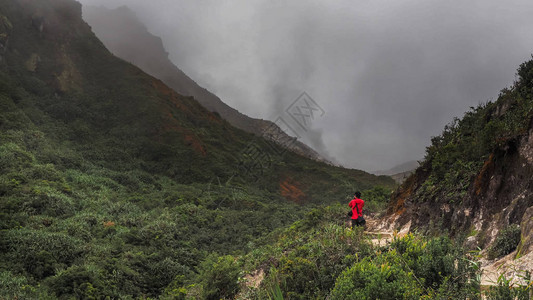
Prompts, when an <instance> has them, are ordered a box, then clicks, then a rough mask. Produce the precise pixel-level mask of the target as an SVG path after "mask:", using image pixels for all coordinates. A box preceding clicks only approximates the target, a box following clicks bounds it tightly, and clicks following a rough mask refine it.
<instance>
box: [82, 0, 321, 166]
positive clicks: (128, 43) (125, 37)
mask: <svg viewBox="0 0 533 300" xmlns="http://www.w3.org/2000/svg"><path fill="white" fill-rule="evenodd" d="M83 17H84V19H85V20H86V21H87V23H89V25H90V26H91V27H92V29H93V31H94V32H95V34H96V35H97V36H98V37H99V38H100V39H101V40H102V42H103V43H104V44H105V46H106V47H107V48H108V49H109V50H110V51H111V52H112V53H113V54H115V55H116V56H118V57H120V58H122V59H124V60H126V61H129V62H131V63H133V64H135V65H136V66H138V67H140V68H141V69H142V70H144V71H145V72H147V73H148V74H150V75H152V76H154V77H157V78H159V79H161V80H162V81H163V82H165V83H166V84H167V85H168V86H169V87H171V88H172V89H174V90H175V91H177V92H178V93H180V94H182V95H187V96H192V97H194V98H195V99H196V100H197V101H198V102H200V104H202V105H203V106H204V107H206V108H207V109H208V110H210V111H212V112H216V113H218V114H220V116H221V117H222V118H224V119H225V120H227V121H228V122H229V123H230V124H232V125H233V126H235V127H237V128H240V129H242V130H244V131H247V132H250V133H253V134H255V135H257V136H261V137H264V138H266V139H269V140H273V141H275V142H276V143H278V144H280V145H282V146H284V147H286V148H288V149H289V150H291V151H293V152H295V153H298V154H300V155H302V156H305V157H308V158H311V159H313V160H316V161H321V162H326V163H328V164H331V160H330V159H327V158H325V157H323V156H322V155H320V154H319V153H318V152H316V151H315V150H313V149H312V148H311V147H309V146H307V145H305V144H304V143H302V142H300V141H298V140H295V138H294V137H291V136H289V135H288V134H287V133H286V132H284V131H283V130H282V129H281V128H279V126H278V125H276V124H275V123H273V122H271V121H268V120H262V119H254V118H251V117H248V116H246V115H244V114H242V113H240V112H239V111H238V110H236V109H234V108H232V107H230V106H229V105H227V104H226V103H224V102H223V101H222V100H221V99H220V98H219V97H217V96H216V95H214V94H213V93H211V92H209V91H208V90H207V89H205V88H203V87H201V86H199V85H198V84H197V83H196V82H195V81H194V80H193V79H191V78H190V77H189V76H187V74H185V73H184V72H183V71H182V70H180V69H179V68H178V67H177V66H176V65H174V64H173V63H172V62H171V61H170V59H169V57H168V52H167V51H166V50H165V47H164V44H163V41H162V39H161V38H160V37H157V36H155V35H153V34H151V33H150V32H149V31H148V29H147V28H146V26H145V25H144V24H143V23H142V22H141V21H140V20H139V19H138V18H137V16H136V14H135V13H134V12H133V11H132V10H131V9H129V8H128V7H126V6H121V7H119V8H116V9H108V8H105V7H102V6H100V7H95V6H87V7H84V10H83Z"/></svg>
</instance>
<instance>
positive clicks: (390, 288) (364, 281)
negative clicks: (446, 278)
mask: <svg viewBox="0 0 533 300" xmlns="http://www.w3.org/2000/svg"><path fill="white" fill-rule="evenodd" d="M398 258H399V257H398V256H397V254H396V252H394V251H393V252H389V253H387V254H385V255H380V256H378V257H376V258H370V257H367V258H365V259H363V260H362V261H360V262H358V263H356V264H355V265H354V266H353V267H351V268H349V269H347V270H346V271H344V272H343V273H342V274H341V276H339V277H338V278H337V281H336V282H335V288H334V289H333V291H332V292H331V298H330V299H342V300H343V299H418V298H419V297H420V295H421V294H422V290H421V288H420V286H419V285H418V283H417V282H416V279H415V277H414V275H413V273H412V272H409V271H407V270H405V268H404V267H402V262H401V261H400V260H399V259H398Z"/></svg>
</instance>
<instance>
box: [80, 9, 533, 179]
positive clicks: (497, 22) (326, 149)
mask: <svg viewBox="0 0 533 300" xmlns="http://www.w3.org/2000/svg"><path fill="white" fill-rule="evenodd" d="M80 2H82V3H83V4H90V5H104V6H107V7H109V8H115V7H117V6H120V5H127V6H129V7H130V8H131V9H132V10H134V11H135V12H136V13H137V15H138V16H139V18H140V19H141V20H142V21H143V22H144V23H145V24H146V25H147V27H148V29H149V30H150V32H151V33H153V34H154V35H157V36H160V37H162V39H163V42H164V44H165V47H166V49H167V51H168V52H169V53H170V58H171V60H172V61H173V62H174V63H175V64H176V65H177V66H178V67H179V68H181V69H182V70H183V71H184V72H185V73H187V74H188V75H189V76H190V77H192V78H193V79H194V80H196V81H197V82H198V83H199V84H200V85H202V86H204V87H206V88H207V89H209V90H210V91H211V92H213V93H215V94H216V95H218V96H219V97H220V98H221V99H222V100H223V101H224V102H226V103H228V104H229V105H230V106H233V107H234V108H236V109H238V110H239V111H241V112H243V113H245V114H247V115H249V116H252V117H256V118H263V119H271V120H274V119H276V118H277V117H278V116H282V117H286V115H285V114H286V113H285V112H284V111H285V109H286V108H287V107H288V106H289V105H290V104H291V103H292V102H293V100H294V99H295V98H296V97H297V96H298V95H299V94H300V93H301V92H302V91H306V92H307V93H308V94H309V95H310V96H311V97H312V98H313V99H314V100H315V101H316V102H317V103H318V104H319V105H320V106H321V107H322V108H323V109H324V111H325V112H326V113H325V115H324V116H323V117H321V118H316V119H315V120H314V121H313V123H312V125H311V126H312V127H311V128H310V129H309V130H308V131H307V132H303V131H302V132H300V135H301V136H302V140H303V141H304V142H306V143H307V144H309V145H310V146H312V147H313V148H315V149H316V150H318V151H319V152H321V153H323V154H325V155H328V156H330V157H334V158H335V159H336V160H337V161H338V162H340V163H342V164H343V165H344V166H347V167H354V168H358V169H364V170H368V171H372V170H379V169H389V168H392V167H393V166H394V165H397V164H401V163H403V162H405V161H409V160H420V159H422V158H423V156H424V152H425V147H426V146H427V145H428V144H429V142H430V138H431V136H435V135H438V134H440V133H441V131H442V129H443V127H444V125H445V124H446V123H448V122H450V121H451V120H452V118H453V117H455V116H457V117H461V116H462V115H463V113H464V112H465V111H466V110H468V108H469V107H470V106H476V105H477V104H478V103H481V102H486V101H487V100H495V98H496V97H497V96H498V93H499V91H500V90H501V89H502V88H504V87H506V86H509V85H510V84H512V82H513V81H514V80H515V72H516V69H517V67H518V66H519V65H520V63H522V62H523V61H525V60H527V59H529V58H530V57H531V53H533V18H532V17H531V15H532V13H533V2H531V1H530V0H527V1H492V0H491V1H488V0H483V1H480V0H472V1H442V0H440V1H432V0H431V1H430V0H402V1H400V0H387V1H385V0H335V1H325V0H324V1H312V0H290V1H289V0H286V1H280V0H238V1H237V0H235V1H221V0H189V1H182V0H150V1H147V0H82V1H80Z"/></svg>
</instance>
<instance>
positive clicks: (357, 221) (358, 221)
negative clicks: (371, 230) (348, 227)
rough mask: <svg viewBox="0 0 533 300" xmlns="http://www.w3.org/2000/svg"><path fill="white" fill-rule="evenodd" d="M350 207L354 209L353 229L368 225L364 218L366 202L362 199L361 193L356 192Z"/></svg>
mask: <svg viewBox="0 0 533 300" xmlns="http://www.w3.org/2000/svg"><path fill="white" fill-rule="evenodd" d="M348 206H349V207H350V208H351V209H352V227H355V226H364V225H365V223H366V221H365V219H364V218H363V206H365V201H363V199H361V193H360V192H355V194H354V197H353V199H352V201H350V203H349V204H348Z"/></svg>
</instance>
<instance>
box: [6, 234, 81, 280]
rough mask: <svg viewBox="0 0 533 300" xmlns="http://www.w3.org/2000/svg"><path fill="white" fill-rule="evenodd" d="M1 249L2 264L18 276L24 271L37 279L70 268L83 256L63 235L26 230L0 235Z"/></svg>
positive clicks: (77, 244)
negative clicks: (18, 273)
mask: <svg viewBox="0 0 533 300" xmlns="http://www.w3.org/2000/svg"><path fill="white" fill-rule="evenodd" d="M0 247H1V249H2V252H3V253H4V255H3V257H4V259H5V264H7V265H9V266H10V268H12V269H15V270H17V271H19V272H20V271H22V270H24V271H26V272H28V274H30V275H31V276H33V277H35V278H37V279H43V278H45V277H48V276H51V275H54V274H55V272H56V270H58V269H62V268H65V267H68V266H70V265H71V264H73V263H74V261H75V260H76V259H78V258H80V256H81V254H82V253H83V249H82V243H81V241H80V240H78V239H75V238H72V237H70V236H68V235H66V234H63V233H50V232H46V231H37V230H28V229H20V230H8V231H7V232H5V233H4V234H3V235H2V240H0Z"/></svg>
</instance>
